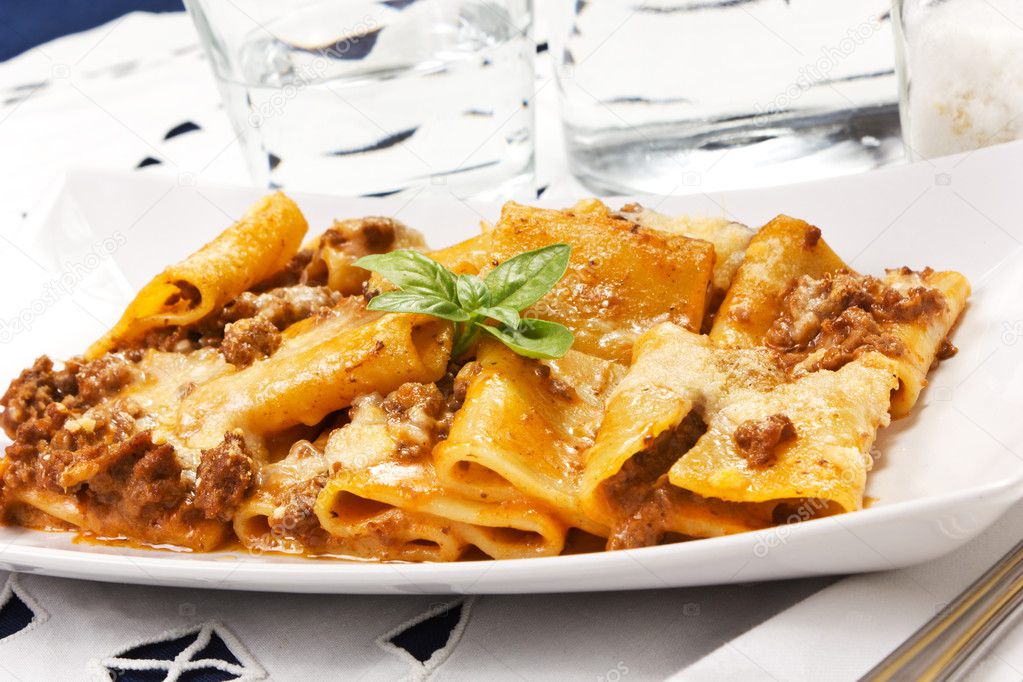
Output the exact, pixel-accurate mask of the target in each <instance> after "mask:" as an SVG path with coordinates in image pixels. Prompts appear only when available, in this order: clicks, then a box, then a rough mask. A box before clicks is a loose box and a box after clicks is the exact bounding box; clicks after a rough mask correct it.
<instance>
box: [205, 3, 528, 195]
mask: <svg viewBox="0 0 1023 682" xmlns="http://www.w3.org/2000/svg"><path fill="white" fill-rule="evenodd" d="M186 5H187V6H188V9H189V11H190V13H191V15H192V17H193V19H194V21H195V24H196V27H197V28H198V30H199V34H200V36H201V38H202V41H203V43H204V46H205V48H206V51H207V54H208V56H209V58H210V60H211V62H212V67H213V72H214V75H215V76H216V79H217V82H218V85H219V87H220V89H221V94H222V97H223V100H224V105H225V108H226V110H227V113H228V115H229V116H230V118H231V122H232V124H233V126H234V129H235V132H236V133H237V135H238V138H239V140H240V142H241V145H242V147H243V149H244V152H245V155H246V162H247V164H248V166H249V168H250V170H251V172H252V177H253V180H254V181H255V182H256V183H258V184H262V185H266V186H270V187H289V188H293V189H302V190H307V191H316V192H328V193H332V194H344V195H387V194H393V193H397V192H402V191H408V192H413V191H414V192H417V193H419V192H422V191H423V190H424V189H425V190H431V191H434V192H444V193H447V192H451V193H453V194H455V195H456V196H459V197H470V196H471V197H501V196H510V195H512V194H515V193H516V192H520V191H525V190H526V189H528V187H529V186H530V185H531V184H532V180H533V132H534V124H533V111H532V99H533V97H532V95H533V89H534V85H533V56H534V48H533V44H532V41H531V38H530V35H531V30H532V17H533V12H532V0H373V1H369V0H289V1H287V2H282V1H280V0H230V1H226V0H186Z"/></svg>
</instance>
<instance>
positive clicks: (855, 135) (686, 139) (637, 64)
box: [551, 0, 903, 194]
mask: <svg viewBox="0 0 1023 682" xmlns="http://www.w3.org/2000/svg"><path fill="white" fill-rule="evenodd" d="M559 7H560V8H561V12H560V14H559V15H558V17H557V23H556V25H555V26H554V27H552V31H551V40H552V44H551V48H552V55H553V57H554V59H555V68H556V73H557V77H558V86H559V90H560V95H561V113H562V122H563V128H564V132H565V139H566V146H567V152H568V160H569V165H570V168H571V170H572V172H573V173H574V174H575V175H576V177H578V178H579V179H580V180H581V181H582V182H583V183H584V184H586V185H587V186H588V187H590V188H591V189H593V190H594V191H595V192H598V193H624V194H635V193H654V194H672V193H684V192H692V191H706V190H710V189H720V188H724V187H735V186H752V185H765V184H775V183H782V182H791V181H799V180H806V179H811V178H816V177H822V176H826V175H840V174H846V173H853V172H859V171H863V170H868V169H870V168H874V167H876V166H879V165H883V164H887V163H891V162H893V161H898V160H901V158H902V156H903V151H902V145H901V140H900V135H899V120H898V106H897V102H898V88H897V84H896V78H895V72H894V54H893V44H892V42H893V41H892V31H891V16H890V12H889V7H890V0H755V1H754V0H644V1H643V2H635V1H633V0H578V1H575V0H564V2H562V3H560V4H559Z"/></svg>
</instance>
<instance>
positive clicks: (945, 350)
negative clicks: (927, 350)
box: [934, 339, 959, 361]
mask: <svg viewBox="0 0 1023 682" xmlns="http://www.w3.org/2000/svg"><path fill="white" fill-rule="evenodd" d="M958 352H959V349H958V348H956V347H955V346H953V345H952V342H951V341H949V340H948V339H942V340H941V345H940V346H938V352H937V353H935V355H934V359H935V361H938V360H948V359H949V358H951V357H953V356H955V354H956V353H958Z"/></svg>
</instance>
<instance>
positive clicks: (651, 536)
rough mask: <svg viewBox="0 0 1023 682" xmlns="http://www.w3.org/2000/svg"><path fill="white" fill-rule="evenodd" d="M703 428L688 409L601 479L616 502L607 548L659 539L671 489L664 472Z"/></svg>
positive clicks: (622, 546) (638, 545)
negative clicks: (683, 414)
mask: <svg viewBox="0 0 1023 682" xmlns="http://www.w3.org/2000/svg"><path fill="white" fill-rule="evenodd" d="M706 431H707V426H706V424H704V422H703V420H702V419H701V418H700V416H699V415H698V414H697V413H696V412H690V413H689V415H687V416H686V418H685V419H683V420H682V422H681V423H680V424H679V425H678V426H677V427H676V428H674V429H669V430H667V431H665V432H663V433H661V434H660V435H658V436H657V437H654V438H651V439H650V440H649V443H648V445H647V448H646V449H645V450H643V451H642V452H639V453H637V454H636V455H634V456H633V457H632V458H630V459H629V461H627V462H626V463H625V464H624V465H622V468H621V469H620V470H619V471H618V473H617V474H615V475H614V476H612V477H611V478H609V479H608V480H607V481H605V482H604V484H603V485H604V493H605V495H606V496H607V499H609V500H613V501H614V503H615V504H617V505H618V518H619V521H618V523H617V524H616V525H615V526H614V527H613V528H612V529H611V534H610V536H609V537H608V541H607V548H608V549H609V550H610V549H628V548H631V547H647V546H650V545H656V544H657V543H658V542H659V541H660V540H661V538H662V537H663V536H664V534H665V532H666V529H665V527H664V526H665V522H666V520H667V509H668V507H667V506H666V505H668V504H670V502H671V497H672V495H673V492H674V489H673V486H672V485H671V484H670V483H669V482H668V480H667V476H666V475H665V474H667V472H668V469H670V468H671V466H672V465H673V464H674V463H675V462H676V461H678V459H679V457H681V456H682V455H684V454H685V453H686V452H687V451H688V450H689V449H690V448H691V447H693V446H694V445H695V444H696V441H698V440H699V439H700V436H702V435H703V434H704V433H706Z"/></svg>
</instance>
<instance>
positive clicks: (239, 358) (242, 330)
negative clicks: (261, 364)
mask: <svg viewBox="0 0 1023 682" xmlns="http://www.w3.org/2000/svg"><path fill="white" fill-rule="evenodd" d="M280 345H281V333H280V331H278V330H277V327H276V326H274V324H273V322H271V321H270V320H267V319H264V318H262V317H249V318H246V319H244V320H238V321H237V322H232V323H231V324H229V325H227V326H226V327H224V341H223V343H221V345H220V352H221V353H222V354H223V355H224V359H225V360H227V361H228V362H230V363H231V364H232V365H235V366H237V367H248V366H249V365H251V364H252V363H253V362H255V361H256V360H259V359H260V358H265V357H267V356H269V355H272V354H273V352H274V351H276V350H277V349H278V348H279V347H280Z"/></svg>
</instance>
